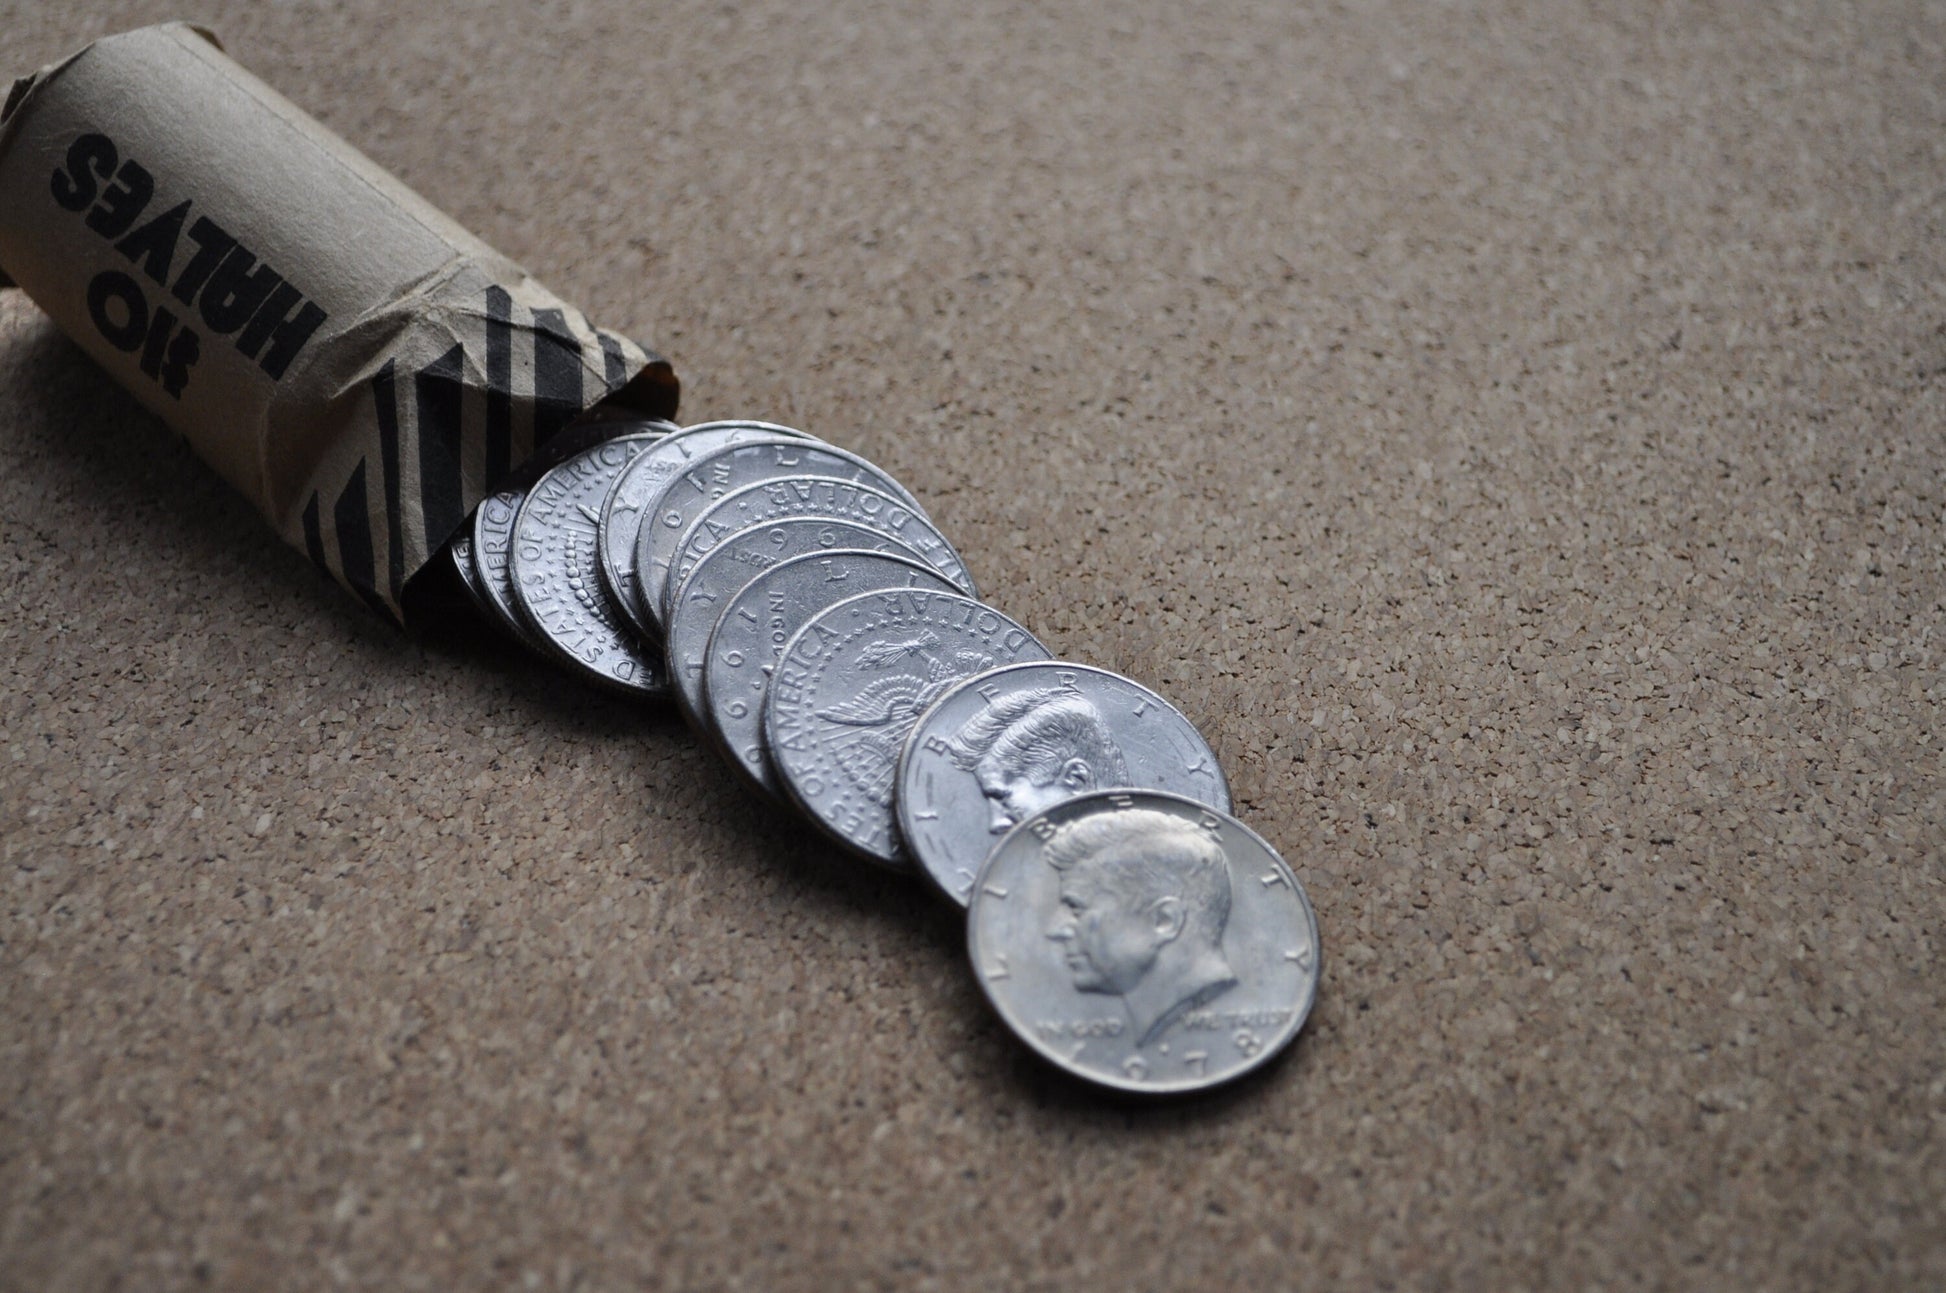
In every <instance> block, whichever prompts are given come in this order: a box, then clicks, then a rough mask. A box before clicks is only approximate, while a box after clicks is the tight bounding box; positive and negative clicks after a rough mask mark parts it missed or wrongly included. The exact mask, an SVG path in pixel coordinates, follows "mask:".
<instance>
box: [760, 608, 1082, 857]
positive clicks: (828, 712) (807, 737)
mask: <svg viewBox="0 0 1946 1293" xmlns="http://www.w3.org/2000/svg"><path fill="white" fill-rule="evenodd" d="M1047 658H1048V651H1047V648H1046V647H1044V646H1042V645H1041V644H1040V642H1039V641H1038V640H1037V639H1036V638H1035V637H1034V635H1033V634H1032V633H1029V632H1028V631H1027V630H1026V629H1024V628H1022V627H1021V626H1020V625H1018V624H1016V623H1015V622H1014V621H1013V620H1011V619H1009V618H1008V617H1007V616H1005V615H1002V614H1001V613H1000V612H999V611H996V610H994V609H993V608H992V607H991V606H987V605H984V604H982V603H980V602H976V601H974V600H973V599H972V598H970V597H962V596H960V595H959V594H958V593H929V592H926V591H924V590H921V589H898V590H895V591H891V592H885V593H878V594H874V595H870V596H865V597H853V598H850V599H848V600H846V601H843V602H839V603H837V604H836V605H834V606H832V607H831V608H830V609H829V610H825V611H822V612H820V613H819V614H817V615H816V616H813V617H810V618H808V619H806V621H805V622H804V627H803V628H802V629H800V630H798V632H797V634H796V636H794V637H793V638H792V639H791V641H790V645H789V646H788V647H786V648H785V650H784V655H783V658H782V659H781V660H779V661H778V664H777V676H776V678H775V679H773V680H772V682H771V685H770V694H769V696H768V697H767V698H766V701H765V709H764V739H765V743H766V745H767V748H768V749H769V751H770V760H771V764H772V766H773V767H774V768H775V769H776V773H777V778H778V780H779V781H780V782H782V783H783V786H784V790H785V793H786V794H788V795H789V796H790V798H791V800H792V801H793V802H795V803H796V804H797V806H798V807H799V808H801V809H803V810H804V812H805V814H806V815H807V816H809V817H810V818H811V820H812V821H814V822H816V823H817V824H818V827H819V828H820V829H821V830H823V831H824V832H825V833H826V834H828V835H830V836H831V837H832V838H833V839H835V840H837V841H838V842H839V843H840V844H843V845H844V846H845V847H847V848H849V849H851V850H852V851H853V852H854V853H857V854H859V855H861V856H862V857H865V858H866V859H868V860H870V861H873V862H878V863H880V864H882V865H885V866H889V867H893V868H895V869H899V870H905V869H908V868H910V866H911V865H912V864H911V860H910V858H909V857H908V856H907V855H906V852H905V849H904V847H903V846H902V845H901V843H900V840H899V830H898V824H897V822H896V820H895V819H894V815H893V810H892V800H893V781H894V774H895V773H896V771H897V768H898V761H899V750H900V748H901V747H902V746H903V745H904V744H905V738H906V734H907V733H908V732H910V731H911V730H912V725H913V723H915V722H916V721H918V718H919V715H920V714H921V713H923V712H924V711H925V709H926V707H927V706H928V705H930V704H931V703H932V702H933V701H934V700H936V699H938V698H939V697H940V696H941V695H943V694H945V692H946V691H947V690H948V689H950V688H951V687H952V686H953V685H954V684H955V683H957V682H959V681H960V680H961V679H963V678H970V677H972V676H973V675H974V674H977V673H984V672H985V671H986V670H988V669H992V668H995V667H996V666H999V665H1004V664H1013V663H1015V662H1016V661H1022V660H1045V659H1047Z"/></svg>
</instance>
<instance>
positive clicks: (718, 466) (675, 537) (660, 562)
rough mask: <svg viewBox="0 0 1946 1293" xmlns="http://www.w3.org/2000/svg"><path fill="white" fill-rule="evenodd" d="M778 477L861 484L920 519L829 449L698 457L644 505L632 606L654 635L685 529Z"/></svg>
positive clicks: (858, 462) (777, 444) (885, 479)
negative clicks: (714, 506)
mask: <svg viewBox="0 0 1946 1293" xmlns="http://www.w3.org/2000/svg"><path fill="white" fill-rule="evenodd" d="M779 476H837V477H840V478H842V479H844V480H859V481H864V482H866V483H867V484H870V485H872V486H873V487H874V488H876V489H878V490H880V491H882V492H884V493H888V494H892V495H895V496H896V497H897V498H899V499H900V501H902V502H904V503H905V504H906V505H907V506H908V507H911V508H912V509H914V510H915V511H918V512H919V513H920V514H921V515H923V514H924V511H925V509H924V508H921V507H920V506H919V503H918V500H916V499H914V498H913V497H912V495H910V494H908V493H907V492H906V490H905V487H904V486H903V485H901V484H899V483H898V482H897V481H895V480H893V479H892V478H891V477H890V476H887V475H886V474H885V473H884V472H882V471H880V470H879V469H878V468H877V467H874V466H873V465H872V464H871V463H869V462H866V461H865V460H864V459H863V458H860V457H859V456H858V455H857V454H855V453H852V452H850V451H849V450H846V449H840V448H837V447H836V446H834V445H828V444H822V443H819V442H816V441H796V440H790V439H785V438H778V437H774V436H773V437H769V438H765V437H761V436H759V437H756V438H753V439H751V440H749V441H746V442H745V443H743V444H734V445H729V446H727V447H725V448H722V449H718V450H716V451H715V452H714V453H711V454H707V455H705V456H703V457H700V458H698V459H696V461H694V462H692V463H690V464H688V465H687V466H685V467H684V468H683V469H682V470H681V471H679V472H677V473H676V475H675V476H674V477H673V478H671V479H670V480H669V481H668V482H667V483H666V484H665V485H663V487H662V490H661V492H660V493H658V494H657V495H656V496H655V497H654V498H653V499H651V500H650V501H649V504H648V508H647V510H646V511H645V512H644V514H643V521H642V528H641V531H640V532H639V533H638V534H637V536H636V540H635V583H636V588H637V591H638V592H639V593H640V594H641V600H640V602H639V603H638V604H637V606H638V609H640V610H642V611H644V612H646V613H647V615H648V617H649V620H650V622H651V623H652V624H654V626H655V628H656V629H657V631H660V630H661V628H662V607H663V602H664V595H665V593H666V591H667V590H666V587H665V585H666V583H667V581H668V579H669V572H670V562H671V561H672V560H674V558H675V555H676V553H677V551H678V550H679V549H680V548H681V547H682V541H683V539H684V538H685V537H686V536H687V533H688V530H689V526H690V523H691V522H693V521H694V520H695V519H696V518H697V517H698V516H700V515H701V514H702V513H703V512H704V511H705V510H706V509H707V508H708V507H709V505H710V504H711V503H713V502H715V501H716V500H717V499H719V498H722V497H723V496H724V495H725V494H728V493H730V492H731V491H732V490H737V489H741V488H743V487H744V486H745V485H754V484H756V483H757V482H758V481H760V480H774V479H776V478H777V477H779Z"/></svg>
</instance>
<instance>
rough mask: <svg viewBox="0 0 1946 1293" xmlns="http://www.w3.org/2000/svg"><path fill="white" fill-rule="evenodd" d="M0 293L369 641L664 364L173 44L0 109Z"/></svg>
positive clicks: (256, 87) (81, 72)
mask: <svg viewBox="0 0 1946 1293" xmlns="http://www.w3.org/2000/svg"><path fill="white" fill-rule="evenodd" d="M0 274H3V275H4V276H5V277H7V278H11V279H12V280H14V282H16V283H17V284H18V285H19V286H20V287H21V288H23V289H24V290H25V291H26V292H27V294H28V295H29V296H30V297H32V298H33V300H34V301H35V302H36V303H37V304H38V305H39V306H40V307H41V308H42V309H44V310H46V311H47V313H48V314H49V315H50V316H52V318H53V319H54V321H55V323H56V324H58V325H59V326H60V327H61V329H62V330H63V331H64V332H66V333H67V335H68V336H69V337H71V338H73V339H74V340H75V341H76V342H77V343H78V344H79V345H80V346H81V347H82V349H84V350H86V351H87V352H88V354H89V355H91V356H92V357H93V358H94V359H95V360H96V361H97V362H98V363H100V364H101V366H102V367H103V368H105V369H107V370H108V372H109V374H110V375H111V376H113V377H114V378H115V380H116V381H118V382H120V383H121V384H122V385H123V386H125V387H127V388H128V389H129V390H130V391H132V392H134V394H135V395H136V396H137V398H139V399H140V400H141V401H142V403H143V404H144V405H146V406H147V407H148V408H149V409H151V410H152V411H154V412H155V413H156V414H157V415H158V416H160V417H161V418H162V419H163V420H164V421H165V422H167V423H168V424H169V425H170V426H171V427H173V428H175V429H176V430H177V431H179V432H180V433H181V434H182V435H183V436H184V437H186V438H187V439H188V441H189V442H190V444H191V446H192V447H194V449H195V450H196V452H197V453H198V454H199V455H200V456H201V457H202V458H203V459H204V460H205V461H206V462H208V463H209V464H210V465H211V466H212V467H214V468H215V469H216V470H217V471H218V472H220V473H221V474H222V475H223V477H224V478H225V479H226V480H228V481H229V482H230V483H231V484H232V485H234V486H235V487H236V488H237V489H239V490H241V491H242V492H243V493H244V495H245V496H246V497H248V498H249V499H250V501H251V502H252V503H254V504H255V505H256V506H257V508H258V509H259V510H260V511H261V512H262V513H263V514H264V516H265V517H267V518H268V519H269V521H270V523H271V525H273V526H274V527H275V528H276V530H277V532H278V534H280V535H281V536H282V537H283V538H284V540H285V541H286V542H288V543H291V544H293V545H295V546H297V547H299V548H301V549H303V550H304V551H305V552H308V553H309V554H310V556H311V558H312V560H314V561H315V562H317V563H318V564H319V565H320V566H323V567H324V568H325V569H326V570H328V571H330V572H331V574H332V575H334V576H335V577H337V578H338V579H339V580H340V581H341V582H342V583H344V584H345V586H346V587H348V588H350V589H351V590H352V591H353V592H354V593H356V594H358V595H359V596H361V597H363V598H364V599H365V600H366V601H367V602H368V603H369V604H370V605H371V606H373V607H374V608H375V609H376V610H378V611H379V612H380V613H381V614H384V615H386V616H388V617H391V618H393V619H395V620H396V619H398V618H400V614H401V612H400V598H401V594H402V592H403V591H404V588H405V585H406V584H407V583H408V582H409V581H410V580H411V579H412V577H413V575H414V574H415V573H417V572H418V571H419V570H420V569H421V568H422V567H424V566H425V565H426V564H427V562H428V560H429V559H430V557H431V555H432V554H433V553H435V552H437V551H438V550H439V548H440V546H441V545H442V544H443V543H444V542H445V541H446V540H447V538H448V537H450V536H451V534H452V533H453V532H454V531H455V530H456V529H457V528H458V527H459V525H460V523H461V522H462V521H463V520H464V519H465V517H466V516H467V515H468V513H470V512H471V511H472V509H473V507H474V505H475V504H476V503H478V502H479V501H480V499H482V498H483V497H485V496H486V495H487V494H488V493H489V492H491V491H492V490H493V489H494V488H496V487H498V485H499V484H500V483H501V482H502V481H503V480H504V479H505V478H506V477H507V476H508V475H509V474H510V473H511V472H512V471H513V470H514V469H515V468H516V467H518V466H519V465H520V464H521V463H522V462H523V461H525V460H526V459H527V458H528V457H529V456H530V455H531V454H532V453H533V452H534V450H535V449H536V448H537V447H538V446H540V445H541V444H543V443H544V442H545V441H547V440H548V439H549V438H550V437H552V436H553V435H554V434H555V433H556V432H558V431H559V430H560V429H561V428H562V427H563V426H565V425H566V424H567V423H569V422H570V421H572V420H573V419H575V418H576V417H577V416H579V415H580V414H582V413H583V412H584V411H585V410H587V409H589V408H590V407H592V406H593V405H595V404H596V403H597V402H599V401H601V400H602V399H603V398H604V397H608V396H610V395H611V394H616V393H619V394H620V395H621V396H623V397H625V398H626V399H628V401H629V402H630V403H631V404H633V405H634V406H635V407H636V408H638V409H640V410H641V411H642V412H643V413H644V414H645V415H646V416H651V417H665V418H666V417H672V416H673V415H674V414H675V410H676V401H677V395H678V388H677V384H676V378H675V374H674V372H673V371H672V370H671V369H670V367H669V364H668V363H667V361H665V360H663V359H661V358H660V357H658V356H656V355H652V354H649V353H647V352H645V351H644V350H643V349H642V348H641V347H640V346H637V345H636V344H635V343H633V342H631V341H629V340H628V339H627V338H624V337H621V336H617V335H616V334H614V333H610V332H605V331H603V330H601V329H599V328H596V327H593V326H592V325H591V324H589V322H588V321H587V320H586V319H585V318H583V317H582V315H581V313H580V312H579V311H577V310H575V309H574V308H573V307H571V306H569V305H567V304H566V303H565V302H563V301H561V300H560V299H559V298H557V297H556V296H554V294H553V293H551V292H549V291H548V290H547V289H546V288H544V287H542V286H541V285H540V284H538V283H536V282H535V281H534V280H533V279H532V278H530V277H529V276H528V275H527V272H526V271H525V270H523V269H522V268H521V267H520V266H518V265H516V264H514V263H513V262H512V261H510V260H508V259H507V258H506V257H504V256H502V255H500V254H499V253H498V252H496V251H494V250H493V249H492V248H491V247H488V246H487V245H486V244H485V243H483V242H481V241H480V240H479V239H477V238H475V237H473V235H471V234H469V233H467V232H466V231H465V230H464V229H462V228H460V227H459V225H457V224H455V223H454V222H453V221H452V220H450V219H448V218H447V217H446V216H444V215H442V214H440V213H439V212H438V211H437V210H435V209H434V208H433V207H432V205H431V204H430V203H428V202H426V201H425V199H423V198H421V197H419V196H418V195H417V194H416V193H414V192H412V191H411V190H410V189H408V188H406V187H405V185H403V184H401V183H400V182H399V181H398V180H397V179H394V178H393V177H392V176H391V175H389V174H387V173H386V172H385V171H383V170H381V169H380V168H379V167H378V166H376V165H375V164H373V163H372V162H371V161H370V160H369V159H367V158H366V157H365V156H363V155H362V154H361V153H359V152H358V151H357V150H356V149H354V148H353V147H351V145H349V144H347V143H345V142H344V141H343V140H342V139H340V138H338V137H337V136H336V135H334V134H332V133H331V132H330V131H328V130H326V129H325V128H324V127H323V126H322V125H320V124H319V123H318V122H316V121H314V120H312V119H311V118H310V117H309V116H307V115H306V114H305V113H304V112H303V111H302V110H301V109H299V108H298V107H297V106H296V105H294V104H292V103H291V102H289V101H288V100H286V99H285V98H283V97H282V96H281V95H279V94H277V93H276V91H274V90H272V89H271V88H270V87H269V86H267V85H265V84H264V83H263V82H261V81H259V80H258V79H257V78H256V77H254V76H252V75H250V73H248V72H246V71H244V70H243V68H241V67H240V66H238V65H237V64H236V63H235V62H233V61H232V60H231V59H229V58H228V57H227V56H225V55H224V54H223V52H222V51H221V49H220V48H219V47H218V46H217V44H216V41H215V38H214V37H213V36H211V35H210V34H209V33H208V32H206V31H203V30H201V29H200V28H196V27H191V26H188V25H185V24H181V23H171V24H167V25H164V26H159V27H147V28H143V29H141V30H139V31H132V32H128V33H125V34H123V35H119V36H112V37H109V38H107V39H104V40H100V41H96V42H95V43H94V44H92V45H89V46H88V47H87V48H85V49H83V50H82V51H81V52H79V53H78V54H75V55H74V56H73V57H71V58H69V59H67V60H66V61H64V62H61V63H56V64H54V65H53V66H51V67H48V68H44V69H42V70H41V71H40V72H38V73H36V74H34V75H33V76H30V77H27V78H25V79H24V80H21V81H19V82H17V83H16V84H15V85H14V87H13V90H12V92H11V93H10V94H9V95H8V97H7V101H6V106H5V108H4V110H3V111H0Z"/></svg>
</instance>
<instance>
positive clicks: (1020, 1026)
mask: <svg viewBox="0 0 1946 1293" xmlns="http://www.w3.org/2000/svg"><path fill="white" fill-rule="evenodd" d="M966 946H967V952H968V954H969V955H970V957H971V958H972V962H973V972H974V975H975V977H977V978H978V979H979V981H980V987H981V988H983V989H984V990H985V991H986V995H987V999H988V1000H989V1001H991V1002H992V1003H993V1007H994V1009H995V1010H997V1011H999V1012H1000V1017H1001V1018H1002V1019H1004V1020H1005V1021H1006V1023H1007V1026H1008V1027H1009V1028H1011V1029H1013V1031H1014V1033H1015V1035H1016V1036H1018V1037H1019V1038H1020V1039H1021V1040H1022V1041H1024V1042H1026V1043H1027V1045H1028V1046H1030V1047H1032V1048H1033V1049H1034V1050H1035V1051H1036V1052H1038V1053H1039V1054H1040V1055H1041V1056H1042V1057H1043V1058H1044V1059H1046V1060H1048V1061H1049V1062H1050V1063H1052V1064H1054V1065H1056V1066H1057V1067H1059V1068H1061V1069H1063V1070H1065V1071H1067V1072H1069V1073H1072V1074H1074V1075H1075V1076H1076V1077H1080V1078H1085V1079H1086V1080H1088V1081H1090V1082H1096V1083H1100V1084H1101V1085H1102V1086H1107V1087H1113V1088H1115V1089H1116V1090H1118V1091H1134V1092H1141V1093H1143V1094H1154V1095H1168V1094H1179V1093H1182V1092H1188V1091H1200V1090H1203V1089H1205V1088H1208V1087H1212V1086H1216V1085H1218V1084H1220V1083H1223V1082H1229V1081H1232V1080H1233V1079H1236V1078H1239V1077H1242V1076H1243V1075H1244V1074H1245V1073H1248V1072H1250V1071H1251V1070H1252V1069H1255V1068H1259V1067H1261V1066H1262V1065H1264V1064H1266V1063H1268V1062H1269V1060H1270V1059H1271V1057H1272V1056H1274V1055H1276V1054H1277V1053H1278V1052H1279V1051H1281V1050H1282V1049H1283V1048H1284V1047H1286V1046H1288V1045H1289V1044H1290V1042H1291V1039H1292V1038H1294V1037H1296V1036H1297V1033H1298V1030H1299V1029H1300V1028H1302V1027H1303V1026H1304V1020H1305V1017H1306V1016H1308V1015H1309V1014H1310V1012H1311V1004H1312V1002H1313V1001H1315V1000H1316V998H1317V992H1318V918H1317V914H1316V913H1315V912H1313V911H1312V910H1311V901H1310V899H1309V898H1308V897H1307V896H1306V895H1305V893H1304V886H1303V885H1302V884H1300V883H1299V882H1298V879H1297V877H1296V876H1295V875H1293V874H1292V873H1291V869H1290V868H1289V867H1288V866H1286V865H1284V860H1283V859H1282V858H1280V857H1278V856H1277V852H1276V850H1275V849H1273V848H1271V847H1270V845H1268V844H1266V843H1264V841H1263V840H1262V839H1261V838H1260V837H1259V836H1258V835H1257V834H1256V833H1255V832H1254V831H1252V830H1250V828H1249V827H1247V826H1245V825H1243V823H1241V822H1239V821H1237V820H1236V819H1235V818H1234V817H1231V816H1230V815H1229V814H1228V813H1223V812H1219V811H1217V810H1216V809H1214V808H1211V807H1209V806H1208V805H1206V804H1199V803H1196V802H1195V801H1194V800H1190V799H1185V798H1182V797H1181V796H1178V795H1166V794H1162V793H1159V792H1157V791H1152V790H1106V791H1097V792H1095V793H1093V794H1089V795H1083V796H1080V797H1078V798H1075V799H1070V800H1067V801H1065V802H1063V803H1059V804H1056V805H1054V806H1053V807H1052V808H1047V809H1044V810H1042V811H1041V812H1039V813H1037V814H1035V815H1034V816H1032V817H1029V818H1028V819H1027V820H1025V821H1023V822H1022V823H1021V824H1020V825H1018V826H1016V827H1015V828H1014V829H1013V830H1011V831H1009V832H1008V833H1007V834H1006V836H1005V837H1003V838H1002V839H1001V841H1000V843H999V845H998V846H997V847H996V848H995V849H994V850H993V853H992V855H991V856H990V857H989V858H988V859H987V862H986V865H985V866H984V867H982V868H981V870H980V877H979V881H978V883H977V884H976V886H975V888H974V891H973V897H972V903H971V905H970V906H969V907H968V909H967V924H966Z"/></svg>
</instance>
